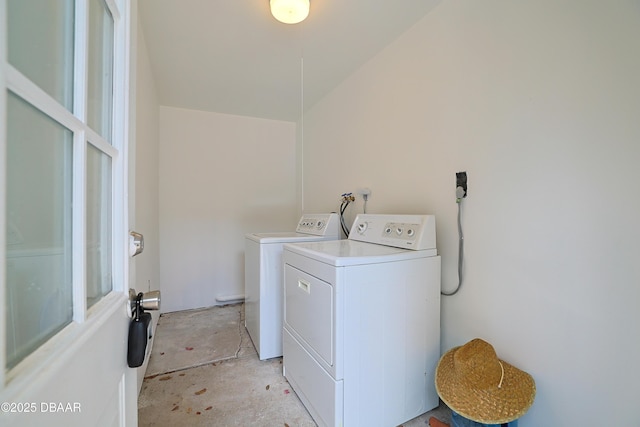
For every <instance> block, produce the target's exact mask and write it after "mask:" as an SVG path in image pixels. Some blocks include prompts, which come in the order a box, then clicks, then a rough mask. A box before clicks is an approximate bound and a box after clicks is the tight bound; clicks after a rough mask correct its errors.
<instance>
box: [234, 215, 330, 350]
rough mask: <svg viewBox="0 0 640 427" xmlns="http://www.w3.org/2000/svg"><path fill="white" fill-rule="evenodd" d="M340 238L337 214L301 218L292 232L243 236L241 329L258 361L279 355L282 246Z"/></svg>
mask: <svg viewBox="0 0 640 427" xmlns="http://www.w3.org/2000/svg"><path fill="white" fill-rule="evenodd" d="M329 239H333V240H335V239H340V218H339V217H338V214H335V213H332V214H305V215H302V217H301V218H300V221H299V222H298V226H297V227H296V231H291V232H282V233H251V234H247V235H246V236H245V255H244V256H245V262H244V272H245V281H244V296H245V305H244V311H245V323H244V324H245V327H246V328H247V331H248V332H249V336H250V337H251V340H252V341H253V345H254V346H255V348H256V350H257V352H258V356H259V357H260V360H264V359H270V358H272V357H279V356H282V310H283V309H282V302H283V289H282V287H283V284H282V246H283V245H284V244H285V243H291V242H311V241H320V240H329Z"/></svg>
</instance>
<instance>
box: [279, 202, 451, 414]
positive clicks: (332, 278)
mask: <svg viewBox="0 0 640 427" xmlns="http://www.w3.org/2000/svg"><path fill="white" fill-rule="evenodd" d="M283 259H284V263H285V267H284V268H285V270H284V281H285V291H284V292H285V303H284V327H283V349H284V356H283V371H284V375H285V377H286V378H287V380H288V381H289V383H290V384H291V386H292V388H293V390H294V391H295V392H296V393H297V395H298V397H299V398H300V400H301V401H302V402H303V403H304V405H305V406H306V408H307V409H308V411H309V413H310V414H311V415H312V417H313V418H314V420H315V422H316V423H317V424H318V425H319V426H349V427H358V426H361V427H365V426H366V427H375V426H380V427H389V426H396V425H400V424H402V423H404V422H406V421H408V420H410V419H412V418H415V417H417V416H419V415H421V414H423V413H424V412H426V411H428V410H430V409H433V408H435V407H436V406H438V395H437V394H436V391H435V387H434V373H435V368H436V365H437V362H438V359H439V357H440V257H439V256H438V255H437V251H436V239H435V218H434V217H433V216H432V215H364V214H363V215H359V216H358V217H357V218H356V220H355V222H354V225H353V227H352V229H351V232H350V233H349V238H348V239H347V240H339V241H328V242H312V243H297V244H285V245H284V253H283Z"/></svg>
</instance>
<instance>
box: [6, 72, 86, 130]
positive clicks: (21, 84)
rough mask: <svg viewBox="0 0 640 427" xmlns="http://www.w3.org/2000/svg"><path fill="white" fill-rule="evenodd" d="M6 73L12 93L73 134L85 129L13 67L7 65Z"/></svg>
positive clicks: (49, 96) (62, 107)
mask: <svg viewBox="0 0 640 427" xmlns="http://www.w3.org/2000/svg"><path fill="white" fill-rule="evenodd" d="M5 71H6V78H7V87H8V88H9V90H10V91H11V92H13V93H15V94H16V95H18V96H19V97H20V98H22V99H24V100H25V101H27V102H28V103H29V104H31V105H33V106H35V107H36V109H37V110H39V111H41V112H43V113H44V114H46V115H47V116H49V117H51V118H52V119H53V120H55V121H56V122H58V123H60V124H61V125H62V126H64V127H66V128H67V129H69V130H70V131H72V132H77V131H79V130H81V129H82V128H83V127H84V124H83V123H82V122H81V121H80V120H78V118H77V117H75V116H74V115H73V114H72V113H71V112H70V111H69V110H67V109H66V108H65V107H64V106H62V104H60V103H59V102H58V101H56V100H55V99H54V98H53V97H52V96H51V95H49V94H48V93H47V92H45V91H44V90H42V89H40V87H38V86H37V85H36V84H35V83H33V82H32V81H31V80H29V79H28V78H26V77H25V76H24V75H23V74H22V73H21V72H20V71H18V70H17V69H15V68H14V67H13V66H11V65H10V64H8V63H7V64H6V67H5Z"/></svg>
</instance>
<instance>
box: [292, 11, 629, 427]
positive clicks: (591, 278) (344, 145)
mask: <svg viewBox="0 0 640 427" xmlns="http://www.w3.org/2000/svg"><path fill="white" fill-rule="evenodd" d="M639 118H640V4H639V3H638V2H637V1H624V0H619V1H615V2H602V1H596V0H589V1H586V0H571V1H569V0H568V1H562V2H556V1H552V0H543V1H529V2H507V1H497V0H485V1H482V2H477V1H463V0H447V1H443V2H442V3H441V4H440V5H439V6H438V7H437V8H436V9H435V10H434V11H433V12H432V13H431V14H429V15H428V16H426V17H425V18H424V19H423V20H422V21H420V22H419V23H418V24H417V25H416V26H414V27H413V28H412V29H410V30H409V31H408V32H407V33H405V34H404V35H403V36H402V37H401V38H399V39H398V40H397V41H396V42H394V43H393V44H392V45H390V46H389V47H388V48H387V49H385V50H384V51H382V52H381V53H380V54H378V55H377V56H376V57H375V58H374V59H373V60H371V61H370V62H369V63H368V64H366V65H365V66H364V67H363V68H361V69H360V70H359V71H358V72H356V73H355V74H354V75H352V76H351V77H350V78H349V79H348V80H346V81H345V82H344V83H343V84H342V85H341V86H339V87H337V88H336V89H335V90H334V91H333V92H332V93H331V94H330V95H329V96H328V97H326V98H325V99H324V100H323V101H321V102H320V103H319V104H316V106H314V107H313V108H312V109H311V110H310V111H307V112H306V113H305V118H304V120H305V121H304V126H305V127H304V200H305V206H304V209H305V210H306V211H327V210H331V209H333V208H334V206H335V204H336V202H335V201H336V199H337V196H338V195H339V194H341V193H343V192H345V191H355V190H356V189H357V188H358V187H362V186H368V187H370V188H371V190H372V194H371V199H370V202H369V205H368V212H379V213H390V212H397V213H418V212H423V213H434V214H435V215H436V217H437V222H438V226H437V232H438V248H439V251H440V253H441V255H442V260H443V284H442V285H443V288H444V289H446V290H451V289H453V288H454V287H455V285H456V283H457V272H456V264H457V228H456V212H457V211H456V204H455V194H454V192H455V172H457V171H467V173H468V177H469V196H468V197H467V199H465V201H464V204H463V227H464V233H465V242H466V244H465V248H466V257H465V269H464V271H465V281H464V284H463V288H462V290H461V291H460V293H459V294H458V295H456V296H453V297H443V303H442V340H441V342H442V351H443V352H444V351H445V350H447V349H449V348H451V347H452V346H456V345H461V344H463V343H465V342H466V341H468V340H470V339H472V338H474V337H482V338H484V339H486V340H488V341H489V342H491V343H492V344H493V345H494V346H495V348H496V350H497V352H498V354H499V355H500V356H501V357H502V358H503V359H505V360H507V361H508V362H511V363H513V364H514V365H516V366H518V367H520V368H522V369H524V370H526V371H528V372H530V373H531V374H532V375H533V377H534V378H535V380H536V384H537V398H536V401H535V403H534V406H533V407H532V409H531V410H530V411H529V412H528V413H527V414H526V415H525V416H524V417H523V418H522V419H521V421H520V423H521V425H522V427H534V426H536V427H537V426H578V425H584V426H598V425H611V426H613V425H616V426H631V425H640V412H638V410H637V400H638V397H639V396H640V367H639V365H638V363H637V361H638V360H640V334H639V333H638V325H640V267H639V265H640V264H639V263H638V262H637V259H638V258H639V257H640V245H638V242H639V241H640V227H639V225H638V213H639V212H640V201H639V199H638V197H637V195H638V190H637V188H636V187H637V185H638V182H639V181H640V168H639V167H638V160H639V159H640V120H639ZM328 164H331V165H332V166H331V167H330V168H328V167H327V165H328ZM361 207H362V202H361V201H359V202H358V203H357V204H356V206H354V209H353V210H352V211H351V212H350V214H351V215H352V216H353V214H354V213H355V210H356V209H357V210H360V209H361Z"/></svg>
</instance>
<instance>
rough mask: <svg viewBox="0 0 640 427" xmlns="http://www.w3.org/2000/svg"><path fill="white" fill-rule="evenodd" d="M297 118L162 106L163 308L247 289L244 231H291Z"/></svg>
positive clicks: (208, 301) (212, 301) (208, 302)
mask: <svg viewBox="0 0 640 427" xmlns="http://www.w3.org/2000/svg"><path fill="white" fill-rule="evenodd" d="M295 142H296V126H295V123H292V122H282V121H274V120H266V119H257V118H250V117H241V116H233V115H226V114H219V113H210V112H202V111H194V110H185V109H179V108H173V107H165V106H161V107H160V159H159V164H160V178H159V180H160V236H161V239H162V245H161V247H160V281H161V289H162V297H163V301H162V311H164V312H166V311H177V310H185V309H192V308H198V307H209V306H214V305H218V304H220V303H219V302H218V301H216V297H224V296H230V295H239V294H244V235H245V234H246V233H249V232H259V231H263V232H264V231H290V230H292V229H293V228H294V226H295V224H296V221H297V219H298V216H297V215H298V210H297V207H296V162H295V158H296V150H295Z"/></svg>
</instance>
